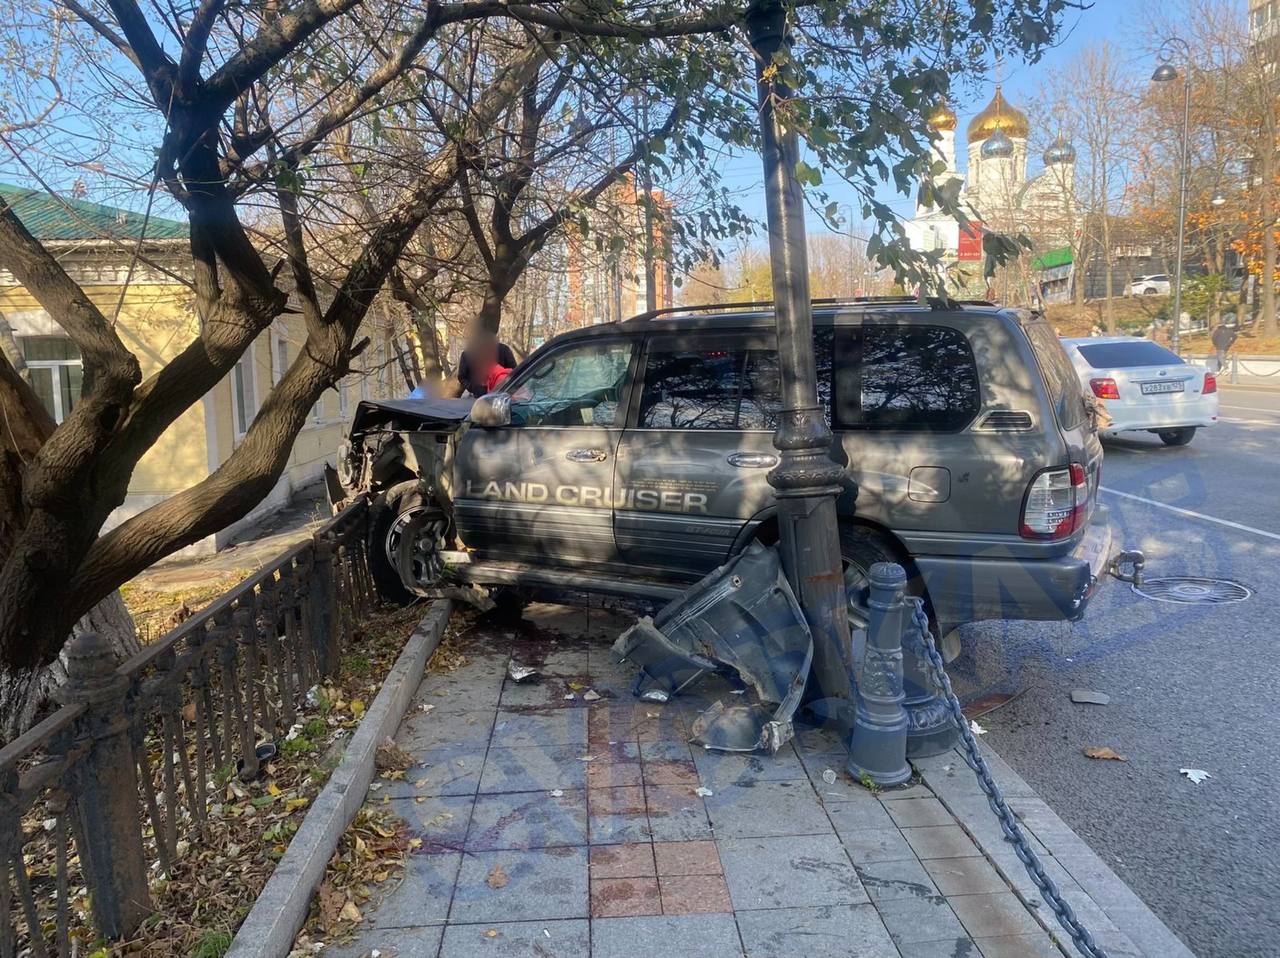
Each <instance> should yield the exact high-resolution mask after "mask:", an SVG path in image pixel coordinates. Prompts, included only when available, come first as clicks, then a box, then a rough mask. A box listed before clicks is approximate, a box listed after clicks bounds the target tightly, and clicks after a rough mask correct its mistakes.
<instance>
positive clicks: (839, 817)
mask: <svg viewBox="0 0 1280 958" xmlns="http://www.w3.org/2000/svg"><path fill="white" fill-rule="evenodd" d="M824 805H825V807H826V809H827V817H828V818H830V819H831V824H832V825H833V826H835V830H836V831H837V832H839V833H841V834H843V833H844V832H845V831H853V830H854V829H864V828H893V827H894V824H893V819H892V818H890V817H889V813H888V812H887V811H886V810H885V806H884V804H883V803H882V802H877V801H876V800H875V799H874V798H870V797H866V798H862V799H860V800H858V801H853V802H825V803H824Z"/></svg>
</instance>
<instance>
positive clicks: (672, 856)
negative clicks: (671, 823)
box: [653, 841, 723, 875]
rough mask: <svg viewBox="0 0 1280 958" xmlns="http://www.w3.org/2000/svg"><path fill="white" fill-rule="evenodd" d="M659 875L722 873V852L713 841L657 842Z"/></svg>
mask: <svg viewBox="0 0 1280 958" xmlns="http://www.w3.org/2000/svg"><path fill="white" fill-rule="evenodd" d="M653 855H654V858H655V859H656V861H657V866H658V874H659V875H720V874H722V873H723V869H722V868H721V866H720V853H719V852H718V851H717V850H716V843H715V842H712V841H694V842H656V843H655V844H654V846H653Z"/></svg>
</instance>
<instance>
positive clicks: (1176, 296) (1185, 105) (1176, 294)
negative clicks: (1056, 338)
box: [1107, 37, 1191, 353]
mask: <svg viewBox="0 0 1280 958" xmlns="http://www.w3.org/2000/svg"><path fill="white" fill-rule="evenodd" d="M1175 52H1177V53H1180V54H1181V56H1182V61H1183V64H1184V66H1183V72H1182V74H1181V76H1182V144H1181V146H1182V148H1181V161H1180V162H1179V164H1178V166H1179V170H1178V254H1177V260H1176V261H1175V262H1174V264H1173V266H1174V270H1173V333H1172V334H1171V336H1170V338H1169V345H1170V346H1172V347H1173V351H1174V352H1175V353H1176V352H1177V351H1178V342H1179V339H1180V338H1181V336H1180V333H1181V327H1182V247H1183V237H1184V234H1185V233H1186V231H1187V140H1188V136H1189V130H1190V126H1191V69H1190V67H1189V64H1190V62H1191V47H1190V46H1188V45H1187V41H1185V40H1183V39H1182V38H1181V37H1170V38H1169V39H1167V40H1165V41H1164V43H1162V44H1161V45H1160V54H1159V56H1160V64H1159V66H1157V67H1156V69H1155V72H1154V73H1152V74H1151V79H1152V81H1154V82H1155V83H1170V82H1172V81H1174V80H1176V79H1178V76H1179V73H1178V68H1177V67H1175V66H1174V65H1173V62H1172V60H1173V57H1174V54H1175ZM1110 293H1111V290H1107V294H1108V295H1110Z"/></svg>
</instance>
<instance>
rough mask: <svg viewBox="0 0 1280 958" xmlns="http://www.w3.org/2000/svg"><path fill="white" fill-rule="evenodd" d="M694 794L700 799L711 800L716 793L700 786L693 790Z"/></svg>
mask: <svg viewBox="0 0 1280 958" xmlns="http://www.w3.org/2000/svg"><path fill="white" fill-rule="evenodd" d="M693 794H695V795H697V796H698V797H699V798H710V797H711V796H712V795H714V794H715V792H713V791H711V789H709V788H707V786H705V785H699V786H698V787H697V788H695V789H694V790H693Z"/></svg>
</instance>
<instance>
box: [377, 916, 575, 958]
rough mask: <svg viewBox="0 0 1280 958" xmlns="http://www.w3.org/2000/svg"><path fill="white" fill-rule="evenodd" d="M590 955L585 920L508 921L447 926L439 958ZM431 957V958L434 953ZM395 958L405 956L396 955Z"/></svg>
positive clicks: (567, 957) (564, 957) (569, 956)
mask: <svg viewBox="0 0 1280 958" xmlns="http://www.w3.org/2000/svg"><path fill="white" fill-rule="evenodd" d="M590 953H591V927H590V925H589V924H588V922H587V921H586V919H576V920H559V921H509V922H498V923H497V924H489V923H485V924H480V925H449V926H447V927H446V928H445V931H444V946H443V947H442V948H441V949H440V958H529V956H534V955H555V956H556V958H588V956H589V955H590ZM383 954H384V955H385V954H387V952H385V951H384V952H383ZM431 955H432V958H434V956H435V952H432V953H431ZM361 958H363V956H361ZM396 958H407V956H406V954H405V953H404V952H400V953H399V954H398V955H397V956H396Z"/></svg>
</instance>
